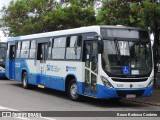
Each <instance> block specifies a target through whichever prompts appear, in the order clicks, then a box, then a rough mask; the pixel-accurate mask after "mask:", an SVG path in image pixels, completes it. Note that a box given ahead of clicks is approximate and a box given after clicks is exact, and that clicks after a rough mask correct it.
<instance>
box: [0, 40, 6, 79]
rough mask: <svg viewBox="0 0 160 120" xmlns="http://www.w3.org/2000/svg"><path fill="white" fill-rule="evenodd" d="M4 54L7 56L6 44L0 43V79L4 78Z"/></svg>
mask: <svg viewBox="0 0 160 120" xmlns="http://www.w3.org/2000/svg"><path fill="white" fill-rule="evenodd" d="M6 54H7V42H5V41H0V79H1V78H5V59H6Z"/></svg>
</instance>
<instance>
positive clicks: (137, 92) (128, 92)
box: [117, 90, 144, 97]
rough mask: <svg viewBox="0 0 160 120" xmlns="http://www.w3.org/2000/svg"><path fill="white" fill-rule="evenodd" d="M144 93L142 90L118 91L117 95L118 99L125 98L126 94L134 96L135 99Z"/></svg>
mask: <svg viewBox="0 0 160 120" xmlns="http://www.w3.org/2000/svg"><path fill="white" fill-rule="evenodd" d="M143 93H144V90H118V91H117V95H118V96H119V97H126V95H127V94H134V95H136V97H140V96H142V95H143Z"/></svg>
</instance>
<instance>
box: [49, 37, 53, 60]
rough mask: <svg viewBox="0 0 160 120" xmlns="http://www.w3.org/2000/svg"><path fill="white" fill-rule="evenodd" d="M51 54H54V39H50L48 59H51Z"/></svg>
mask: <svg viewBox="0 0 160 120" xmlns="http://www.w3.org/2000/svg"><path fill="white" fill-rule="evenodd" d="M51 52H52V38H50V39H49V45H48V59H51V55H52V54H51Z"/></svg>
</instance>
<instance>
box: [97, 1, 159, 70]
mask: <svg viewBox="0 0 160 120" xmlns="http://www.w3.org/2000/svg"><path fill="white" fill-rule="evenodd" d="M124 8H125V9H124ZM97 21H98V23H99V24H107V25H117V24H121V25H127V26H135V27H141V28H145V29H147V30H148V31H149V32H150V33H153V34H154V44H153V48H154V63H155V64H154V68H155V70H156V65H157V51H158V49H157V48H158V44H159V35H160V4H159V3H156V2H154V0H105V1H104V2H103V5H102V8H101V9H100V11H99V13H98V15H97Z"/></svg>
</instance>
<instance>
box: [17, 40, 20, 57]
mask: <svg viewBox="0 0 160 120" xmlns="http://www.w3.org/2000/svg"><path fill="white" fill-rule="evenodd" d="M20 52H21V42H17V52H16V58H19V57H20Z"/></svg>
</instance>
